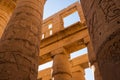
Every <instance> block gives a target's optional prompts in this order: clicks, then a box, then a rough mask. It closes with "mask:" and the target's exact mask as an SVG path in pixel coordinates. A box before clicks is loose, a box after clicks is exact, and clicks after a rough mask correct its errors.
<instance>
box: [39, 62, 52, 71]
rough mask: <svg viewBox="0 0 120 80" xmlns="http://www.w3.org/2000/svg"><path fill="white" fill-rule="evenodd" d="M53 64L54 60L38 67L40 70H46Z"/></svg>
mask: <svg viewBox="0 0 120 80" xmlns="http://www.w3.org/2000/svg"><path fill="white" fill-rule="evenodd" d="M52 64H53V61H50V62H47V63H45V64H43V65H40V66H39V67H38V71H41V70H44V69H46V68H49V67H52Z"/></svg>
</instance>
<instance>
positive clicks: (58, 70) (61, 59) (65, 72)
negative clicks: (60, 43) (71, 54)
mask: <svg viewBox="0 0 120 80" xmlns="http://www.w3.org/2000/svg"><path fill="white" fill-rule="evenodd" d="M52 54H53V78H54V80H71V79H72V75H71V66H70V62H69V59H68V55H67V54H65V52H64V49H63V48H60V49H58V50H55V51H53V52H52Z"/></svg>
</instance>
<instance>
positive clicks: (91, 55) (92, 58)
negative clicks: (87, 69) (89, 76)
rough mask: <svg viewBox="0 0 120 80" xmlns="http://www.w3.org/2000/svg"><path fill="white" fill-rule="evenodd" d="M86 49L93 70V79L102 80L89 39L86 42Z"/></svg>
mask: <svg viewBox="0 0 120 80" xmlns="http://www.w3.org/2000/svg"><path fill="white" fill-rule="evenodd" d="M87 49H88V58H89V61H90V66H91V67H92V68H93V70H94V78H95V80H102V77H101V74H100V71H99V68H98V63H97V61H96V56H95V52H94V50H93V46H92V44H91V41H90V42H89V43H88V44H87Z"/></svg>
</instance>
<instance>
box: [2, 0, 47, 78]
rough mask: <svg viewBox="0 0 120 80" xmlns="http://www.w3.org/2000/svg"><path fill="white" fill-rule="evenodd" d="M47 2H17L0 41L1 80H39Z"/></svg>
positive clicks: (30, 0) (34, 0)
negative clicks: (41, 36)
mask: <svg viewBox="0 0 120 80" xmlns="http://www.w3.org/2000/svg"><path fill="white" fill-rule="evenodd" d="M44 1H45V0H18V2H17V7H16V9H15V11H14V13H13V15H12V17H11V19H10V21H9V23H8V25H7V27H6V29H5V32H4V34H3V36H2V37H1V41H0V80H36V78H37V72H38V71H37V67H38V53H39V46H40V33H41V29H40V28H41V24H42V13H43V5H44ZM34 30H37V32H36V31H34Z"/></svg>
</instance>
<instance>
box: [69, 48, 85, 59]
mask: <svg viewBox="0 0 120 80" xmlns="http://www.w3.org/2000/svg"><path fill="white" fill-rule="evenodd" d="M86 53H87V48H83V49H81V50H78V51H76V52H73V53H72V54H70V57H71V59H73V58H76V57H78V56H81V55H83V54H86Z"/></svg>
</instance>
